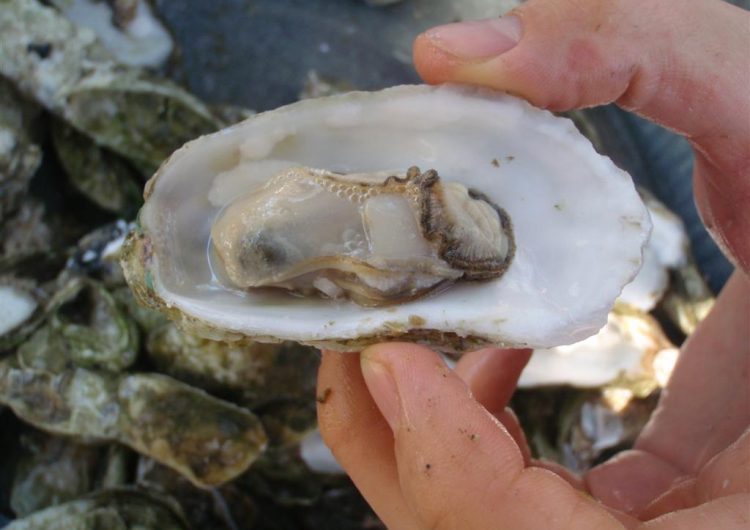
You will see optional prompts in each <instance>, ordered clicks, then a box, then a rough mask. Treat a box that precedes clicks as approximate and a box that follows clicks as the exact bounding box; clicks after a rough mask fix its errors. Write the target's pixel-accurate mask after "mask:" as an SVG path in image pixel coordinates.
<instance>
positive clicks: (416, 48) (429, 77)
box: [412, 33, 459, 85]
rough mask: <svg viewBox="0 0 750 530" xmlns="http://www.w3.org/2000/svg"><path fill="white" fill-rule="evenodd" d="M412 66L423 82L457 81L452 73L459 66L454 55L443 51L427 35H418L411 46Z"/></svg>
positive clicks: (433, 83) (432, 83)
mask: <svg viewBox="0 0 750 530" xmlns="http://www.w3.org/2000/svg"><path fill="white" fill-rule="evenodd" d="M412 58H413V60H414V67H415V68H416V70H417V73H418V74H419V77H421V78H422V79H423V80H424V82H425V83H428V84H430V85H436V84H438V83H450V82H456V81H458V80H457V79H456V78H455V76H454V73H455V71H456V70H457V67H458V66H459V62H458V61H457V60H456V58H455V57H453V56H451V55H450V54H448V53H446V52H444V51H443V50H441V49H440V48H438V47H437V46H435V44H434V43H433V41H432V40H431V39H430V38H429V37H428V36H427V34H426V33H422V34H421V35H419V36H418V37H417V38H416V40H415V41H414V45H413V47H412Z"/></svg>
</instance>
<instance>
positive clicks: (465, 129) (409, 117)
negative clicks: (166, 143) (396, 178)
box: [123, 86, 651, 351]
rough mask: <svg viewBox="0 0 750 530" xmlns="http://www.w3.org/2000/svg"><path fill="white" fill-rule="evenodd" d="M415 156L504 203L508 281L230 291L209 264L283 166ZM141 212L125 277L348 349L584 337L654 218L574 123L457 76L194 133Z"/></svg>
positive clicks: (222, 328) (292, 336)
mask: <svg viewBox="0 0 750 530" xmlns="http://www.w3.org/2000/svg"><path fill="white" fill-rule="evenodd" d="M411 166H419V167H421V168H431V169H435V170H436V171H437V172H438V173H439V175H440V177H441V178H442V179H443V181H444V182H456V183H459V184H461V185H462V186H463V187H465V188H466V189H467V190H468V189H477V190H481V192H482V193H483V194H484V195H485V196H486V197H487V199H488V200H489V201H490V202H492V203H494V204H497V205H500V206H502V208H503V209H504V210H505V211H506V212H507V215H508V217H509V218H510V219H511V220H512V223H513V239H514V241H515V253H514V255H513V259H512V261H511V263H510V265H509V267H508V268H507V270H506V271H505V272H504V273H503V274H502V276H500V277H499V278H494V279H490V280H487V281H482V282H460V283H456V284H454V285H452V286H451V287H450V288H449V289H445V290H443V291H440V292H438V293H434V294H433V295H432V296H427V297H422V298H419V299H416V300H412V301H408V302H404V303H399V304H397V305H391V306H388V307H376V308H371V307H360V306H358V305H356V304H354V303H353V302H351V301H345V300H330V299H324V298H322V297H303V298H299V297H293V296H289V295H288V294H287V293H285V292H283V290H280V289H252V290H247V289H239V288H227V286H226V283H225V282H224V281H222V278H220V277H219V276H218V275H217V274H216V271H214V270H213V269H212V266H211V260H210V259H209V254H210V252H211V243H210V241H211V230H212V227H213V225H214V223H215V221H216V219H217V216H219V214H220V212H222V210H224V209H225V208H226V207H227V205H229V204H231V203H233V202H234V201H235V200H237V199H238V197H243V196H245V195H246V194H247V193H248V192H249V191H251V190H254V189H258V188H259V187H260V186H262V185H263V184H265V183H266V182H268V181H269V180H270V179H271V178H272V177H274V176H275V175H278V174H280V173H282V172H284V171H288V170H290V168H300V167H303V168H323V169H325V170H326V171H328V172H333V173H340V174H345V175H351V174H361V173H377V172H381V171H394V170H395V171H403V170H404V169H405V168H409V167H411ZM139 221H140V230H139V231H138V233H136V234H134V235H133V236H132V237H131V238H130V240H129V242H128V243H127V244H126V249H125V257H124V262H123V263H124V268H125V272H126V277H127V279H128V281H129V283H130V284H131V286H133V287H134V290H135V292H136V293H138V295H139V296H140V298H141V299H142V300H144V301H145V302H147V303H149V304H150V305H152V306H155V307H158V308H161V309H162V310H163V311H164V312H166V313H167V314H169V315H170V316H171V317H172V318H174V319H175V320H177V321H178V322H179V323H181V325H182V326H183V327H186V328H189V329H192V330H194V331H196V332H198V333H200V334H203V335H206V336H209V337H211V338H222V337H223V338H233V337H234V338H237V337H240V336H250V337H254V338H255V339H256V340H273V341H278V340H294V341H297V342H302V343H306V344H311V345H314V346H325V347H333V348H337V349H340V350H347V351H351V350H352V349H355V348H359V347H362V346H365V345H367V344H371V343H374V342H378V341H381V340H385V339H394V338H399V339H402V340H419V341H422V342H425V343H429V344H432V345H434V346H437V347H442V348H444V349H467V348H472V347H477V346H478V345H482V344H487V343H494V344H505V345H508V346H531V347H551V346H555V345H559V344H566V343H572V342H576V341H578V340H582V339H583V338H585V337H587V336H590V335H592V334H593V333H595V332H596V331H597V330H598V329H599V328H600V327H601V326H602V325H604V323H605V322H606V318H607V312H608V310H609V309H610V308H611V307H612V305H613V303H614V300H615V298H616V297H617V296H618V295H619V293H620V291H621V289H622V286H623V285H625V284H626V283H628V282H629V281H630V280H631V279H632V278H633V276H634V275H635V273H636V272H637V271H638V269H639V267H640V264H641V252H642V246H643V244H644V242H645V241H646V239H647V238H648V235H649V232H650V227H651V225H650V220H649V217H648V213H647V211H646V209H645V207H644V205H643V203H642V202H641V200H640V198H639V196H638V194H637V193H636V190H635V187H634V185H633V182H632V180H631V179H630V177H629V175H627V174H626V173H625V172H623V171H621V170H619V169H618V168H616V167H615V166H614V164H613V163H612V162H611V161H610V160H609V159H608V158H606V157H603V156H600V155H599V154H597V153H596V152H595V150H594V149H593V147H592V146H591V143H590V142H589V141H588V140H586V138H585V137H583V136H582V135H581V134H580V133H579V132H578V131H577V130H576V129H575V127H574V125H573V124H572V122H570V121H569V120H566V119H563V118H557V117H554V116H553V115H552V114H550V113H549V112H546V111H542V110H539V109H535V108H533V107H531V106H530V105H529V104H527V103H525V102H523V101H522V100H519V99H517V98H513V97H511V96H507V95H503V94H498V93H495V92H488V91H480V90H475V89H469V88H464V87H451V86H442V87H427V86H403V87H394V88H391V89H387V90H383V91H380V92H373V93H363V92H353V93H348V94H344V95H340V96H333V97H329V98H322V99H316V100H306V101H301V102H299V103H296V104H293V105H290V106H287V107H283V108H280V109H277V110H274V111H270V112H266V113H262V114H258V115H256V116H253V117H251V118H250V119H248V120H246V121H245V122H242V123H240V124H238V125H235V126H233V127H230V128H228V129H225V130H223V131H221V132H219V133H217V134H213V135H209V136H205V137H202V138H200V139H198V140H195V141H193V142H190V143H188V144H186V145H185V146H184V147H183V148H182V149H180V150H178V151H177V152H175V153H174V154H173V155H172V157H171V158H170V159H169V160H168V161H167V162H166V163H165V164H164V165H163V166H162V168H161V169H160V170H159V171H158V172H157V174H156V175H155V176H154V177H153V178H152V179H151V181H150V182H149V184H148V185H147V189H146V203H145V205H144V207H143V209H142V210H141V213H140V216H139ZM398 235H401V234H400V232H399V234H398Z"/></svg>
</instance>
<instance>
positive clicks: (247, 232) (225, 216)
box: [211, 167, 514, 306]
mask: <svg viewBox="0 0 750 530" xmlns="http://www.w3.org/2000/svg"><path fill="white" fill-rule="evenodd" d="M394 234H398V237H394ZM211 236H212V242H213V249H214V250H215V252H216V253H217V254H218V256H219V257H220V259H221V262H222V264H223V265H224V271H225V272H226V274H227V276H228V277H229V279H230V281H231V283H232V285H233V286H235V287H239V288H243V289H244V288H248V287H263V286H276V287H284V288H286V289H289V290H291V291H296V292H299V293H302V294H310V292H319V293H322V294H323V295H325V296H327V297H329V298H343V297H347V298H351V299H352V300H354V301H355V302H357V303H358V304H360V305H364V306H378V305H386V304H389V303H394V302H402V301H406V300H409V299H413V298H417V297H419V296H420V295H423V294H425V293H426V292H429V291H431V290H434V289H436V288H438V287H440V286H444V285H445V284H446V283H450V282H454V281H456V280H458V279H462V278H465V279H470V280H476V279H487V278H495V277H499V276H500V275H501V274H502V273H503V272H504V271H505V269H506V268H507V266H508V264H509V263H510V261H511V259H512V257H513V251H514V244H513V235H512V230H511V225H510V220H509V218H508V215H507V214H506V213H505V212H504V211H503V210H502V209H501V208H499V207H498V206H496V205H494V204H492V202H490V201H489V200H488V199H487V198H486V197H485V196H483V195H481V194H480V193H479V192H477V191H475V190H467V189H466V187H465V186H462V185H461V184H457V183H452V182H451V183H442V182H441V181H440V178H439V177H438V174H437V172H435V171H434V170H430V171H427V172H425V173H420V171H419V169H418V168H416V167H412V168H410V169H409V171H408V172H407V173H406V176H404V177H399V176H389V175H388V174H386V175H383V174H380V173H374V174H363V175H338V174H335V173H331V172H328V171H325V170H315V169H308V168H293V169H290V170H288V171H282V172H281V173H279V174H278V175H276V176H275V177H273V178H272V179H271V180H270V181H269V182H268V183H266V184H265V185H264V186H262V187H261V188H260V189H258V190H255V191H253V192H251V193H250V194H248V195H246V196H245V197H242V198H240V199H239V200H237V201H235V202H233V203H232V204H231V205H230V206H229V207H228V208H227V209H225V210H224V212H222V214H221V215H220V216H219V218H218V219H217V220H216V222H215V223H214V225H213V228H212V231H211Z"/></svg>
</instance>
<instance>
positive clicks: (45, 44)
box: [0, 0, 712, 530]
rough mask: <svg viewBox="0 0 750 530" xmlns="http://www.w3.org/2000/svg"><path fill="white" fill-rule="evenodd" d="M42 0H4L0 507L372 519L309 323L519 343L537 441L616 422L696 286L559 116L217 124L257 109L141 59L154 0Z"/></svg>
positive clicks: (373, 335)
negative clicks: (198, 94)
mask: <svg viewBox="0 0 750 530" xmlns="http://www.w3.org/2000/svg"><path fill="white" fill-rule="evenodd" d="M47 4H50V2H48V3H47ZM51 4H52V6H49V5H43V4H42V3H41V2H38V1H36V0H4V1H3V2H2V4H1V7H0V34H1V35H2V36H3V37H2V39H1V40H0V220H2V227H1V228H0V527H1V526H2V525H3V523H5V522H10V521H11V520H13V522H12V523H11V524H10V526H9V527H8V528H11V529H13V530H21V529H29V530H36V529H41V528H71V527H76V528H90V527H93V526H92V525H95V524H98V525H100V526H98V527H107V528H110V527H111V528H136V527H137V528H149V529H154V530H156V529H159V530H161V529H168V528H169V529H171V528H175V529H182V530H184V529H188V528H195V529H197V528H201V529H203V528H210V529H227V530H237V529H249V528H290V527H291V528H320V527H335V528H374V527H377V525H378V524H379V523H378V522H377V519H376V518H375V516H374V515H373V514H372V512H371V511H370V510H369V508H368V507H367V506H366V504H365V503H364V501H363V500H362V499H361V498H360V497H359V495H358V493H357V492H356V489H354V487H353V485H352V484H351V483H350V482H349V481H348V479H347V478H346V477H345V476H344V475H342V474H341V470H340V469H338V468H337V466H336V464H335V461H333V460H332V457H331V456H330V454H327V453H326V451H325V450H324V448H323V447H322V446H321V444H320V440H319V437H318V436H316V432H315V404H316V396H315V377H316V370H317V366H318V362H319V356H318V353H317V350H315V348H313V347H312V346H325V347H331V348H336V349H340V350H350V349H353V348H358V347H361V346H364V345H366V344H370V343H373V342H377V341H381V340H387V339H392V338H399V339H404V340H414V341H419V342H423V343H426V344H429V345H431V346H433V347H436V348H438V349H440V350H442V351H444V352H446V353H449V354H451V355H454V354H455V353H456V352H460V351H464V350H466V349H469V348H472V347H477V346H480V345H484V344H505V345H509V346H532V347H534V348H537V351H536V353H535V355H534V357H533V359H532V361H531V364H530V366H529V368H528V369H527V370H526V372H525V373H524V376H523V377H522V381H521V385H522V386H524V387H526V388H531V389H529V390H523V391H521V392H519V394H518V395H517V396H516V398H515V402H514V406H515V407H516V410H517V411H518V412H519V415H520V416H521V419H522V421H523V423H524V427H525V428H526V429H527V431H528V433H529V440H530V441H531V442H532V445H533V446H534V450H535V451H536V453H537V454H539V455H542V456H546V457H549V458H555V459H557V460H558V461H561V462H564V463H566V464H568V465H569V466H571V467H574V468H576V469H585V468H587V467H588V466H590V465H591V464H592V463H593V462H595V461H596V459H597V458H599V457H600V456H601V455H602V454H605V453H606V452H607V451H612V450H614V449H619V448H624V447H627V445H628V444H629V443H631V442H632V440H633V438H634V437H635V436H636V435H637V432H638V430H639V429H640V427H641V426H642V425H643V423H644V422H645V421H646V419H647V418H648V414H649V413H650V410H651V409H652V407H653V403H654V400H655V396H656V395H657V394H658V391H659V388H661V387H662V386H663V385H664V384H665V382H666V381H667V380H668V377H669V372H670V370H671V366H672V365H673V364H674V362H675V358H676V349H675V344H674V342H679V340H681V338H682V337H684V336H685V335H687V334H689V333H691V332H692V331H693V330H694V328H695V326H696V325H697V323H698V322H699V321H700V320H701V318H702V317H703V316H704V315H705V313H706V312H707V311H708V309H709V308H710V305H711V303H712V297H711V294H710V292H709V291H708V290H707V288H706V287H705V285H704V284H703V282H702V280H701V278H700V275H699V274H698V273H697V271H696V269H695V267H694V266H693V265H692V263H691V261H690V258H689V252H688V248H687V243H686V237H685V234H684V229H683V228H682V226H681V223H680V221H679V220H678V219H677V218H676V217H675V216H674V215H673V214H671V213H670V212H668V211H666V209H665V208H664V207H663V206H662V205H660V204H659V203H658V201H656V200H655V199H653V198H652V197H650V196H645V195H644V200H645V203H646V205H645V206H644V203H643V202H642V200H641V199H640V198H639V194H638V193H637V192H636V190H635V188H634V186H633V184H632V181H631V180H630V178H629V177H628V176H627V175H626V174H624V173H623V172H621V171H620V170H618V169H617V168H616V167H615V166H614V165H613V164H612V163H611V162H610V161H609V159H607V158H605V157H602V156H600V155H598V154H597V153H596V151H595V149H594V147H592V145H591V142H590V141H588V140H586V139H585V138H584V137H583V136H581V134H580V133H578V132H577V130H576V129H575V127H574V125H573V123H572V122H570V121H569V120H564V119H561V118H557V117H554V116H552V115H550V114H549V113H546V112H542V111H539V110H537V109H533V108H532V107H530V106H529V105H527V104H525V103H523V102H520V101H518V100H516V99H514V98H511V97H509V96H503V95H499V94H492V93H487V92H481V91H475V90H471V89H466V88H458V87H439V88H428V87H396V88H393V89H389V90H386V91H382V92H377V93H346V94H341V95H335V96H333V97H331V98H326V99H315V100H309V101H303V102H300V103H297V104H295V105H292V106H290V107H286V108H283V109H279V110H277V111H272V112H269V113H264V114H261V115H258V116H256V117H251V118H250V119H249V120H247V121H244V122H242V123H240V124H238V125H234V126H232V127H229V128H228V129H226V130H223V131H222V132H219V133H215V131H218V130H219V129H221V128H222V127H227V126H229V125H230V124H232V123H234V122H236V121H239V120H240V119H242V118H246V117H248V116H251V115H252V112H250V111H246V110H244V109H230V108H222V109H213V108H210V107H208V106H206V105H204V104H203V103H202V102H200V101H199V100H197V99H196V98H195V97H194V96H192V95H191V94H189V93H188V92H186V91H185V90H184V89H182V88H180V87H179V86H177V85H176V84H174V83H172V82H171V81H169V80H166V79H164V78H163V77H160V76H158V75H157V74H155V73H153V71H151V70H146V69H144V68H143V67H142V65H148V66H153V65H154V64H155V63H158V62H159V61H161V60H163V59H164V58H166V57H167V55H168V54H169V51H170V50H171V42H170V41H169V38H168V34H167V33H166V32H164V31H162V30H163V28H161V26H160V25H159V23H158V20H156V19H154V18H153V16H152V14H151V12H150V10H149V8H148V4H146V3H145V2H138V1H131V2H111V3H99V2H94V4H96V6H95V9H94V10H93V11H91V10H88V9H87V8H88V7H90V6H87V5H86V2H77V1H71V2H64V1H60V2H57V1H55V2H51ZM82 6H83V7H82ZM109 9H114V11H113V12H110V11H106V13H105V12H104V11H102V12H100V10H109ZM81 13H83V14H84V15H86V16H83V17H82V15H81ZM68 17H69V18H68ZM81 17H82V18H81ZM112 20H114V21H115V22H116V24H115V26H114V27H104V28H103V27H102V24H103V23H102V21H104V22H105V24H104V26H107V24H106V23H108V22H110V21H112ZM144 20H145V21H147V22H148V23H146V22H144ZM134 21H137V27H139V28H143V27H148V28H150V30H149V32H147V33H146V34H145V36H143V35H142V34H139V33H138V32H137V31H135V30H134V29H133V28H134V27H136V25H135V24H136V22H134ZM144 25H145V26H144ZM160 28H161V29H160ZM139 35H140V37H139ZM138 38H145V39H147V40H146V43H145V44H144V43H143V42H140V43H139V42H138ZM131 41H132V42H131ZM112 42H115V43H116V44H114V46H115V48H116V49H117V50H119V51H120V52H121V51H122V50H123V49H124V50H129V52H128V53H126V54H125V56H119V55H118V56H114V55H113V54H112V52H111V51H108V49H107V48H106V46H105V45H107V43H112ZM123 42H127V43H128V44H127V46H126V45H125V44H123ZM144 50H145V51H149V53H145V52H144ZM151 52H153V53H151ZM157 52H158V53H157ZM144 53H145V54H144ZM327 86H329V87H330V86H333V85H327ZM329 92H335V90H330V91H329ZM572 117H573V119H574V121H575V123H576V125H578V126H579V127H580V128H582V130H584V131H586V132H587V134H588V135H589V138H590V140H591V141H592V142H594V145H595V146H596V143H597V140H596V131H595V130H593V129H592V128H591V125H590V124H588V123H587V122H586V118H585V116H584V115H575V116H572ZM210 133H215V134H210ZM209 134H210V135H209ZM203 135H208V136H203ZM196 138H198V139H197V140H194V139H196ZM191 140H194V141H192V142H190V143H188V144H187V145H185V147H182V148H181V146H182V145H183V144H185V142H189V141H191ZM173 152H174V154H172V153H173ZM165 160H167V161H166V162H165ZM157 168H160V169H158V171H157V172H156V175H155V176H154V177H153V178H152V180H151V181H150V182H149V183H148V185H147V186H146V197H147V200H146V203H145V205H143V204H142V199H141V193H140V190H141V189H142V188H143V186H144V184H145V183H146V180H147V179H148V178H150V177H151V176H152V174H153V173H154V171H156V170H157ZM139 209H140V214H139V216H138V219H137V221H136V220H135V215H136V212H137V211H138V210H139ZM647 212H650V215H649V213H647ZM652 221H653V226H654V227H653V232H652V235H651V239H650V240H648V237H649V232H650V226H651V223H652ZM647 240H648V241H649V242H648V243H647ZM644 245H645V247H644ZM642 257H643V260H642ZM642 261H643V263H641V262H642ZM121 262H122V266H121ZM641 265H642V266H641ZM639 270H640V272H638V271H639ZM637 273H638V275H637V276H636V274H637ZM634 276H635V280H634V281H631V280H633V278H634ZM126 277H127V282H126ZM626 284H628V285H627V287H626V288H625V290H624V291H623V292H622V294H620V292H621V290H622V287H623V286H624V285H626ZM618 296H619V299H618V301H617V302H616V304H615V305H614V308H613V307H612V306H613V303H615V299H616V298H618ZM139 301H140V302H141V303H140V304H139V303H138V302H139ZM655 308H658V309H659V311H660V312H661V314H662V315H667V316H668V318H669V319H671V322H672V324H671V326H672V327H671V332H670V336H669V338H668V337H667V335H665V333H664V332H663V331H662V328H661V326H660V324H659V322H658V321H657V320H656V319H655V318H654V317H653V316H652V315H650V314H649V312H650V311H652V310H654V309H655ZM610 310H611V311H610ZM540 387H543V388H541V389H540ZM573 387H578V388H580V387H587V388H588V390H578V389H574V388H573ZM102 525H103V526H102Z"/></svg>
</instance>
